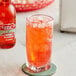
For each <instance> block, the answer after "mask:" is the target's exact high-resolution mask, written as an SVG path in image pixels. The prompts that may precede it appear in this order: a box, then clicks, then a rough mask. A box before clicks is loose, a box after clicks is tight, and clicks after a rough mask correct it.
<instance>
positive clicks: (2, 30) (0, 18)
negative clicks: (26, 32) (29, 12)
mask: <svg viewBox="0 0 76 76" xmlns="http://www.w3.org/2000/svg"><path fill="white" fill-rule="evenodd" d="M15 28H16V11H15V8H14V7H13V6H12V5H11V1H10V0H1V1H0V48H3V49H7V48H12V47H13V46H14V45H15V43H16V38H15Z"/></svg>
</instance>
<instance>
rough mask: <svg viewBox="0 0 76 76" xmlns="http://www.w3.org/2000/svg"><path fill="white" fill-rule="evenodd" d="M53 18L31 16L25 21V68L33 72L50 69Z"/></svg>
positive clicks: (39, 15)
mask: <svg viewBox="0 0 76 76" xmlns="http://www.w3.org/2000/svg"><path fill="white" fill-rule="evenodd" d="M52 37H53V18H52V17H50V16H47V15H42V14H38V15H32V16H30V17H28V18H27V19H26V54H27V63H26V66H27V67H28V68H29V69H30V70H32V71H34V72H42V71H45V70H48V69H49V68H50V67H51V64H50V63H51V53H52Z"/></svg>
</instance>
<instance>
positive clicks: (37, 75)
mask: <svg viewBox="0 0 76 76" xmlns="http://www.w3.org/2000/svg"><path fill="white" fill-rule="evenodd" d="M22 71H23V72H24V73H25V74H27V75H31V76H41V75H42V76H49V75H53V74H54V73H55V72H56V65H55V64H53V63H51V67H50V69H48V70H46V71H43V72H40V73H33V72H31V71H30V70H29V69H28V68H27V67H26V64H23V66H22Z"/></svg>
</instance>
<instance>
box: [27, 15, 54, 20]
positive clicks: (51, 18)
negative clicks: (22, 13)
mask: <svg viewBox="0 0 76 76" xmlns="http://www.w3.org/2000/svg"><path fill="white" fill-rule="evenodd" d="M33 16H42V17H43V16H45V17H47V18H48V19H50V20H49V21H48V22H50V21H53V20H54V18H53V17H51V16H49V15H45V14H35V15H31V16H28V17H26V20H27V21H30V22H32V21H31V20H30V18H31V17H33Z"/></svg>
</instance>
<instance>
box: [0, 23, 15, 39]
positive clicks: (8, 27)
mask: <svg viewBox="0 0 76 76" xmlns="http://www.w3.org/2000/svg"><path fill="white" fill-rule="evenodd" d="M15 28H16V24H14V23H11V24H2V25H0V37H2V38H4V39H7V40H11V39H13V38H15Z"/></svg>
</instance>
